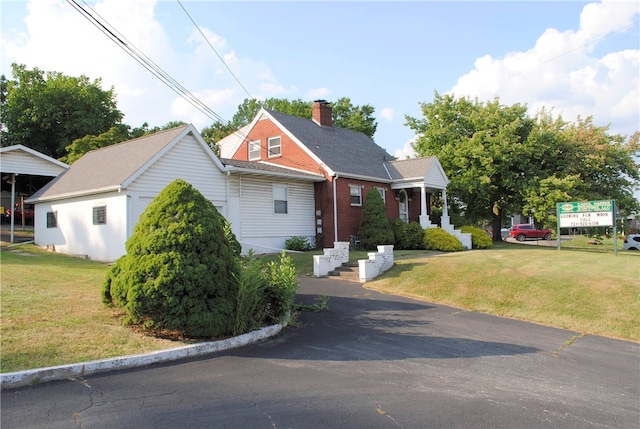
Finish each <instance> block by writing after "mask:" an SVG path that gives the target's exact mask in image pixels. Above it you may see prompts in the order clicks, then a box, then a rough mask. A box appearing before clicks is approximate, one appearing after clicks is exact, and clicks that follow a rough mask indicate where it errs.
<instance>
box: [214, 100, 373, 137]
mask: <svg viewBox="0 0 640 429" xmlns="http://www.w3.org/2000/svg"><path fill="white" fill-rule="evenodd" d="M312 104H313V103H312V102H307V101H302V100H301V99H296V100H287V99H283V98H267V99H266V100H262V101H260V100H256V99H249V98H247V99H245V100H244V101H243V102H242V103H241V104H240V105H239V106H238V110H237V112H236V113H235V115H233V119H232V120H231V122H229V123H227V124H223V123H221V122H215V123H213V124H212V125H211V126H209V127H207V128H205V129H203V132H202V134H203V137H204V138H205V141H206V142H207V143H208V144H209V146H212V147H213V144H214V143H216V142H218V141H219V140H221V139H222V138H224V137H226V136H228V135H229V134H231V133H232V132H234V131H236V130H237V129H239V128H242V127H244V126H245V125H247V124H249V123H250V122H251V121H252V120H253V118H254V117H255V116H256V114H257V113H258V111H259V110H260V109H261V108H265V109H268V110H274V111H276V112H280V113H286V114H288V115H293V116H297V117H300V118H305V119H311V106H312ZM374 112H375V108H374V107H372V106H370V105H368V104H365V105H363V106H354V105H353V104H352V103H351V100H350V99H349V98H344V97H343V98H339V99H338V100H337V101H336V102H335V103H333V113H332V119H333V125H334V126H335V127H340V128H347V129H350V130H353V131H359V132H361V133H363V134H365V135H367V136H368V137H370V138H373V135H374V134H375V132H376V128H377V126H378V124H377V123H376V121H375V118H374V116H373V114H374ZM205 135H206V137H205Z"/></svg>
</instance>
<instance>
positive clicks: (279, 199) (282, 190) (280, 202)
mask: <svg viewBox="0 0 640 429" xmlns="http://www.w3.org/2000/svg"><path fill="white" fill-rule="evenodd" d="M288 191H289V190H288V189H287V186H286V185H273V212H274V213H275V214H287V213H289V204H288V203H289V201H288V199H289V195H288V194H289V192H288Z"/></svg>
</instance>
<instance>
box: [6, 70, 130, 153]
mask: <svg viewBox="0 0 640 429" xmlns="http://www.w3.org/2000/svg"><path fill="white" fill-rule="evenodd" d="M12 75H13V79H12V80H10V81H8V82H7V83H6V99H5V100H4V102H3V104H2V111H3V119H2V121H3V125H4V127H6V129H3V130H2V132H3V138H2V145H3V146H8V145H13V144H23V145H24V146H27V147H30V148H32V149H35V150H37V151H39V152H42V153H44V154H46V155H49V156H51V157H53V158H60V157H62V156H64V155H65V148H66V147H67V146H68V145H69V144H71V142H73V141H74V140H75V139H78V138H82V137H84V136H86V135H98V134H101V133H103V132H106V131H108V130H109V129H110V128H111V127H112V126H114V125H116V124H119V123H120V121H121V120H122V116H123V115H122V112H120V111H119V110H118V109H117V107H116V101H115V93H114V90H113V88H111V89H109V90H106V91H105V90H103V89H102V88H101V80H100V79H96V80H94V81H93V82H91V81H90V80H89V78H88V77H86V76H80V77H71V76H66V75H64V74H62V73H59V72H46V73H45V72H44V71H41V70H39V69H37V68H34V69H33V70H29V69H27V68H26V66H24V65H21V64H15V63H14V64H12Z"/></svg>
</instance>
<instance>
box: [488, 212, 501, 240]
mask: <svg viewBox="0 0 640 429" xmlns="http://www.w3.org/2000/svg"><path fill="white" fill-rule="evenodd" d="M491 228H492V229H493V241H502V232H501V229H502V214H499V215H496V214H493V215H492V216H491Z"/></svg>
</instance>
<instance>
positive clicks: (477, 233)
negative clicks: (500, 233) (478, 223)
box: [460, 226, 493, 249]
mask: <svg viewBox="0 0 640 429" xmlns="http://www.w3.org/2000/svg"><path fill="white" fill-rule="evenodd" d="M460 231H462V232H470V233H471V245H472V247H473V248H474V249H488V248H490V247H491V246H493V241H492V240H491V237H489V236H488V235H487V233H486V232H485V231H484V230H483V229H480V228H477V227H475V226H463V227H462V228H460Z"/></svg>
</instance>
